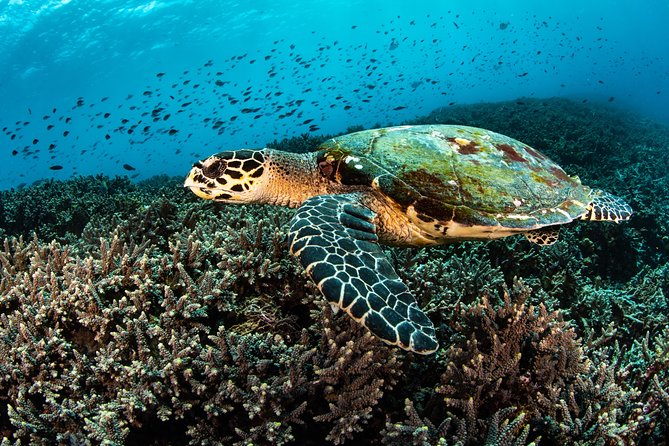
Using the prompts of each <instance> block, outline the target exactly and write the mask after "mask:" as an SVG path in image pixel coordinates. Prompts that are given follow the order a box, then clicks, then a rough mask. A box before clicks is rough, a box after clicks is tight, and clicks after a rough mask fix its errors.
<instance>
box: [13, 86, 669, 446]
mask: <svg viewBox="0 0 669 446" xmlns="http://www.w3.org/2000/svg"><path fill="white" fill-rule="evenodd" d="M436 121H439V122H462V123H466V124H468V125H477V126H483V127H488V128H491V129H493V130H496V131H500V132H502V133H506V134H509V135H511V136H514V137H517V138H519V139H521V140H523V141H525V142H527V143H529V144H532V145H535V146H536V147H537V148H539V149H541V150H544V151H545V152H546V153H548V154H549V155H550V156H551V157H553V158H555V159H556V160H557V161H559V162H560V163H561V164H562V165H563V166H564V167H565V168H566V169H567V170H568V171H569V172H573V173H578V174H579V175H580V176H581V178H582V179H583V180H584V181H585V182H587V183H589V184H592V185H595V186H597V185H601V186H606V189H607V190H611V191H612V192H616V193H618V194H620V195H624V196H626V197H627V198H629V199H630V200H631V201H632V203H633V205H634V207H635V211H636V214H635V216H634V217H633V219H632V221H631V222H630V223H629V224H627V225H613V224H611V225H606V224H601V225H587V224H579V223H578V222H576V223H575V224H573V225H572V226H570V227H567V228H564V229H563V230H562V233H561V236H560V240H559V241H558V242H557V243H556V244H555V245H554V246H551V247H546V248H539V247H537V246H534V245H531V244H529V243H528V242H527V241H525V240H524V239H522V238H519V237H518V238H508V239H504V240H497V241H492V242H488V243H461V244H457V245H451V246H443V247H436V248H426V249H420V250H419V249H396V248H388V249H387V254H388V256H389V257H390V258H391V259H392V262H393V263H394V265H395V267H396V269H397V271H398V273H399V274H400V275H401V277H402V279H403V280H404V281H405V282H406V283H407V285H408V286H409V288H410V289H411V290H412V292H413V293H414V294H415V296H416V298H417V300H418V301H419V303H420V305H421V306H422V307H423V308H425V310H426V312H427V313H428V314H429V316H430V318H431V319H432V320H433V322H434V323H435V328H436V330H437V334H438V337H439V339H440V341H441V345H442V348H441V349H440V350H439V351H438V352H437V353H436V354H435V355H432V356H427V357H421V356H416V355H412V354H408V353H405V352H403V351H401V350H398V349H395V348H391V347H388V346H385V345H384V344H382V343H381V342H380V341H378V340H377V339H376V338H373V337H372V336H370V335H369V333H368V332H367V331H366V330H364V329H361V328H360V327H359V326H358V325H357V324H355V323H353V322H352V321H350V319H349V318H348V317H347V316H346V315H342V314H333V312H332V310H331V309H330V307H329V306H328V305H327V304H326V303H325V302H324V301H323V299H322V298H321V297H320V295H319V293H318V292H317V291H316V289H315V287H314V286H313V285H312V284H310V282H309V281H308V280H306V276H305V274H304V272H303V271H302V270H301V268H300V267H299V266H298V264H297V262H295V261H294V260H293V259H292V258H290V257H289V255H288V253H287V246H286V244H287V241H286V230H287V223H288V221H289V220H290V218H291V216H292V211H291V210H289V209H284V208H273V207H269V206H241V207H234V206H220V205H215V204H211V203H205V202H202V201H199V200H197V199H196V198H195V197H192V195H191V194H189V193H186V192H185V191H183V190H182V188H181V179H180V178H176V179H175V178H167V177H159V178H154V179H152V180H151V181H146V182H143V183H138V184H133V183H131V182H130V181H129V180H127V179H124V178H116V179H109V178H104V177H86V178H75V179H72V180H69V181H65V182H46V183H40V184H36V185H33V186H30V187H27V188H24V189H21V190H16V191H5V192H1V193H0V236H2V238H3V240H1V242H2V244H1V246H0V358H2V360H1V361H0V438H2V441H1V444H2V446H9V445H19V444H23V445H25V444H35V445H52V444H63V445H65V444H68V445H72V444H76V445H98V444H105V445H140V444H141V445H166V444H191V445H287V444H305V445H310V444H313V445H321V444H369V445H380V444H386V445H421V446H423V445H482V444H485V445H490V446H492V445H542V446H543V445H561V444H574V445H625V444H638V445H658V444H667V443H668V442H669V436H668V434H667V432H669V392H668V391H667V389H669V329H667V326H668V325H669V323H668V322H669V321H668V320H667V317H668V316H667V315H668V314H669V312H668V311H667V310H668V308H669V301H668V298H669V227H668V226H667V218H669V205H668V204H667V203H666V200H665V198H664V197H666V191H667V190H669V178H668V177H667V174H668V173H669V166H668V164H669V155H667V154H668V153H669V151H667V147H669V130H667V129H665V128H662V127H659V126H656V125H653V124H651V123H648V122H645V121H642V120H640V119H639V118H636V117H633V116H628V115H621V114H620V113H619V112H615V111H612V110H609V109H606V108H602V107H599V106H594V105H589V104H576V103H573V102H570V101H566V100H562V99H556V100H543V101H539V100H530V99H528V100H525V99H523V100H522V101H518V103H515V102H510V103H498V104H480V105H476V106H470V107H464V106H463V107H449V108H448V109H443V110H437V111H435V112H434V113H432V114H431V115H429V116H427V117H425V118H422V119H421V120H420V122H436ZM315 143H316V140H315V139H314V138H313V137H311V136H303V137H298V138H294V139H292V140H284V141H281V142H276V141H275V142H274V143H273V145H274V146H276V147H280V148H283V149H291V148H292V149H294V150H295V151H306V150H308V149H310V148H312V147H313V145H314V144H315ZM45 196H48V197H49V198H48V199H46V200H45V199H44V198H43V197H45ZM40 198H41V199H40Z"/></svg>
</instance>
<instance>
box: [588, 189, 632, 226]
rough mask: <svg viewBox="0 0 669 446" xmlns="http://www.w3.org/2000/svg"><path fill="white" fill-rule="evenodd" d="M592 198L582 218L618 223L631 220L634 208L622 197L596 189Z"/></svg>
mask: <svg viewBox="0 0 669 446" xmlns="http://www.w3.org/2000/svg"><path fill="white" fill-rule="evenodd" d="M590 198H591V199H592V201H591V202H590V204H588V206H587V211H586V213H585V214H583V215H582V216H581V220H592V221H613V222H616V223H618V222H620V221H626V220H629V219H630V217H631V216H632V208H631V207H630V205H629V204H627V203H626V202H625V200H623V199H622V198H620V197H616V196H615V195H611V194H610V193H608V192H604V191H603V190H599V189H595V190H593V191H592V192H591V193H590Z"/></svg>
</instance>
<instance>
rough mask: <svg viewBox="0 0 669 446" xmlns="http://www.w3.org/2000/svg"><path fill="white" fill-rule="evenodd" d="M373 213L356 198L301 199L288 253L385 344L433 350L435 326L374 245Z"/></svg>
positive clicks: (328, 296) (335, 302)
mask: <svg viewBox="0 0 669 446" xmlns="http://www.w3.org/2000/svg"><path fill="white" fill-rule="evenodd" d="M374 216H375V214H374V213H373V212H372V211H371V210H370V209H368V208H367V207H365V206H364V205H362V204H361V203H360V201H359V197H358V195H357V194H342V195H320V196H316V197H313V198H310V199H308V200H306V201H305V202H304V203H303V204H302V206H301V207H300V208H299V209H298V210H297V213H296V214H295V217H293V220H292V221H291V226H290V251H291V253H292V254H294V255H295V256H297V257H298V258H299V260H300V263H301V264H302V266H303V267H304V269H305V270H306V272H307V274H308V275H309V277H311V279H312V280H313V281H314V282H315V283H316V285H317V286H318V289H319V290H320V291H321V292H322V293H323V295H324V296H325V298H326V299H327V300H328V301H329V302H330V303H331V304H333V305H336V306H338V307H339V308H342V309H343V310H344V311H346V313H348V314H349V315H350V316H351V317H352V318H353V319H355V320H356V321H358V322H360V323H361V324H362V325H364V326H365V327H366V328H367V329H368V330H369V331H371V332H372V333H373V334H374V335H376V336H377V337H379V338H381V339H382V340H383V341H385V342H386V343H388V344H393V345H397V346H399V347H401V348H403V349H405V350H409V351H413V352H416V353H420V354H429V353H432V352H434V351H435V350H436V349H437V347H438V344H437V341H436V337H435V333H434V326H433V325H432V322H431V321H430V320H429V319H428V317H427V316H426V315H425V313H423V311H422V310H421V309H420V308H419V307H418V304H417V303H416V300H415V299H414V297H413V296H412V295H411V293H410V292H409V290H408V289H407V287H406V285H404V283H402V281H401V280H400V278H399V277H398V276H397V273H396V272H395V270H394V269H393V267H392V266H391V264H390V262H389V261H388V259H387V258H386V257H385V255H384V253H383V251H382V249H381V247H380V246H379V244H378V243H377V240H378V237H377V235H376V226H375V225H374V223H373V218H374Z"/></svg>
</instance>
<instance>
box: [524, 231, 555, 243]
mask: <svg viewBox="0 0 669 446" xmlns="http://www.w3.org/2000/svg"><path fill="white" fill-rule="evenodd" d="M559 237H560V227H559V226H545V227H543V228H539V229H534V230H532V231H527V232H526V233H525V238H526V239H527V240H528V241H530V242H532V243H535V244H537V245H540V246H548V245H552V244H553V243H555V242H557V241H558V238H559Z"/></svg>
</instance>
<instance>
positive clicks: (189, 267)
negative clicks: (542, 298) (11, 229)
mask: <svg viewBox="0 0 669 446" xmlns="http://www.w3.org/2000/svg"><path fill="white" fill-rule="evenodd" d="M242 217H243V218H239V219H238V222H237V223H232V226H231V227H230V228H225V230H224V231H214V233H213V236H212V237H211V238H207V240H202V239H199V238H198V234H200V233H201V232H202V228H200V227H198V226H199V225H202V226H204V227H208V225H209V224H210V223H211V221H207V219H206V218H205V219H203V221H202V222H201V223H199V224H198V225H196V227H195V228H193V230H192V231H184V232H186V233H188V236H187V237H186V236H185V235H184V236H183V237H181V238H179V239H178V240H175V241H174V242H173V243H171V245H170V248H169V252H163V253H160V252H159V247H158V246H156V245H154V244H151V243H150V241H149V240H146V241H145V242H143V243H142V244H135V243H134V242H133V240H130V241H127V242H124V241H123V240H122V239H123V231H124V229H123V228H119V229H118V230H117V231H115V232H114V233H113V234H112V235H111V236H110V238H102V239H100V241H99V247H98V249H96V250H94V251H93V252H90V253H89V254H88V255H86V256H85V257H79V256H74V255H72V252H71V250H70V248H69V246H67V245H66V246H61V245H60V244H58V243H57V242H55V241H54V242H51V243H50V244H48V245H44V244H41V243H40V242H39V239H37V238H34V239H33V240H32V241H30V242H25V241H24V240H23V239H20V238H19V239H6V240H5V242H4V251H3V252H2V253H0V264H1V265H2V270H1V273H2V275H1V276H0V277H1V281H0V287H1V288H0V289H1V291H2V299H1V300H0V307H1V309H2V315H1V316H0V340H1V342H0V354H1V355H2V357H3V358H4V360H3V362H2V363H1V364H0V395H1V396H0V398H2V400H3V402H4V403H5V405H6V407H7V411H6V412H5V413H4V414H3V415H2V418H0V422H1V423H2V424H1V426H2V427H1V429H2V432H3V435H4V436H5V437H6V438H7V440H9V438H10V437H11V438H15V439H21V440H23V441H27V442H30V443H31V444H52V443H70V442H73V443H80V444H101V443H104V444H158V443H160V442H164V441H168V442H177V443H187V442H190V443H191V444H240V445H241V444H251V443H254V444H258V443H260V444H286V443H290V442H294V441H298V440H299V439H300V438H303V439H304V438H310V436H313V433H314V430H313V426H314V425H318V426H322V427H319V428H318V429H316V430H317V431H319V430H322V435H323V437H322V438H327V439H328V440H330V441H331V442H333V443H335V444H339V443H343V442H345V441H346V440H347V439H351V438H353V437H354V436H355V435H356V434H359V433H360V432H362V431H363V426H364V425H365V424H367V423H368V422H369V420H370V419H371V418H372V417H373V416H374V415H375V414H376V413H377V412H378V411H379V409H378V404H379V401H380V399H381V398H382V397H383V395H384V393H385V392H386V391H387V390H389V389H392V388H393V385H394V384H395V382H396V381H397V378H398V373H399V372H398V370H397V369H398V368H399V367H401V362H400V361H399V359H398V358H397V356H396V355H397V352H396V351H395V350H394V349H391V348H387V347H380V346H379V341H378V340H376V339H375V338H373V337H371V336H370V335H369V334H367V333H365V332H364V331H363V330H361V329H359V328H358V327H356V326H355V325H354V324H353V323H351V322H350V321H349V320H348V318H346V317H344V318H341V317H338V318H337V319H338V321H337V324H334V323H333V322H332V318H333V317H334V316H333V315H332V313H331V311H330V310H329V308H328V307H326V308H325V309H316V308H314V306H315V304H314V303H313V301H314V300H315V296H314V295H313V294H312V290H311V289H307V288H305V286H306V285H303V286H301V287H295V286H294V285H293V284H292V281H291V280H290V276H288V275H286V274H285V273H286V271H285V269H286V268H296V266H295V265H294V264H293V263H290V262H288V263H287V264H285V265H284V264H283V261H282V260H279V258H278V257H280V251H281V250H282V248H283V245H284V243H285V237H284V235H283V233H282V232H281V231H280V230H278V228H276V227H274V228H271V227H268V226H269V225H268V222H267V221H265V220H257V221H256V222H255V224H252V223H251V221H252V220H249V216H248V215H242ZM212 219H213V218H212ZM235 226H237V227H238V228H239V229H234V227H235ZM211 265H219V267H218V268H214V269H212V270H210V269H209V268H210V266H211ZM201 268H202V269H201ZM242 273H243V274H242ZM277 282H283V283H284V285H283V287H279V289H280V290H283V291H284V292H285V294H284V295H283V296H279V295H278V294H277V295H276V300H273V304H274V306H275V307H277V308H278V309H276V310H275V312H274V313H272V314H263V319H262V321H263V323H262V324H260V323H259V317H258V311H255V310H251V309H250V307H251V306H253V305H256V306H257V305H258V299H266V297H264V296H265V295H266V293H267V292H269V291H270V283H271V284H272V287H273V288H271V290H276V287H277ZM304 283H305V284H306V281H304ZM253 295H255V296H257V297H256V300H255V301H254V300H253V298H250V299H249V297H252V296H253ZM302 300H305V301H307V302H308V304H305V303H302ZM284 306H289V307H290V308H291V311H295V310H297V311H298V312H301V313H302V314H303V318H304V319H306V320H308V321H309V322H305V321H304V320H303V321H301V322H302V324H303V325H306V326H307V327H310V326H312V325H313V327H311V328H310V329H308V330H307V329H299V328H298V327H297V326H296V325H295V322H294V321H292V322H291V323H289V324H281V323H280V322H276V321H275V323H270V322H268V321H267V320H268V319H270V318H272V317H274V318H276V317H279V316H278V314H282V313H284V312H285V310H284V309H282V307H284ZM300 308H303V310H300ZM235 322H236V323H238V325H237V326H239V325H243V324H247V326H249V325H252V326H253V332H251V330H247V331H246V333H243V332H241V333H240V332H235V331H229V330H227V329H226V328H225V327H226V325H229V326H231V327H234V326H235V324H234V323H235ZM312 338H313V339H319V340H318V341H313V340H312ZM308 420H310V421H308ZM307 421H308V422H309V424H310V426H311V429H310V430H309V431H306V430H305V428H304V424H305V423H306V422H307ZM314 423H315V424H314ZM157 432H160V434H156V433H157ZM152 437H153V438H152ZM149 438H151V442H150V443H147V441H148V439H149ZM91 442H92V443H91Z"/></svg>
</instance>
